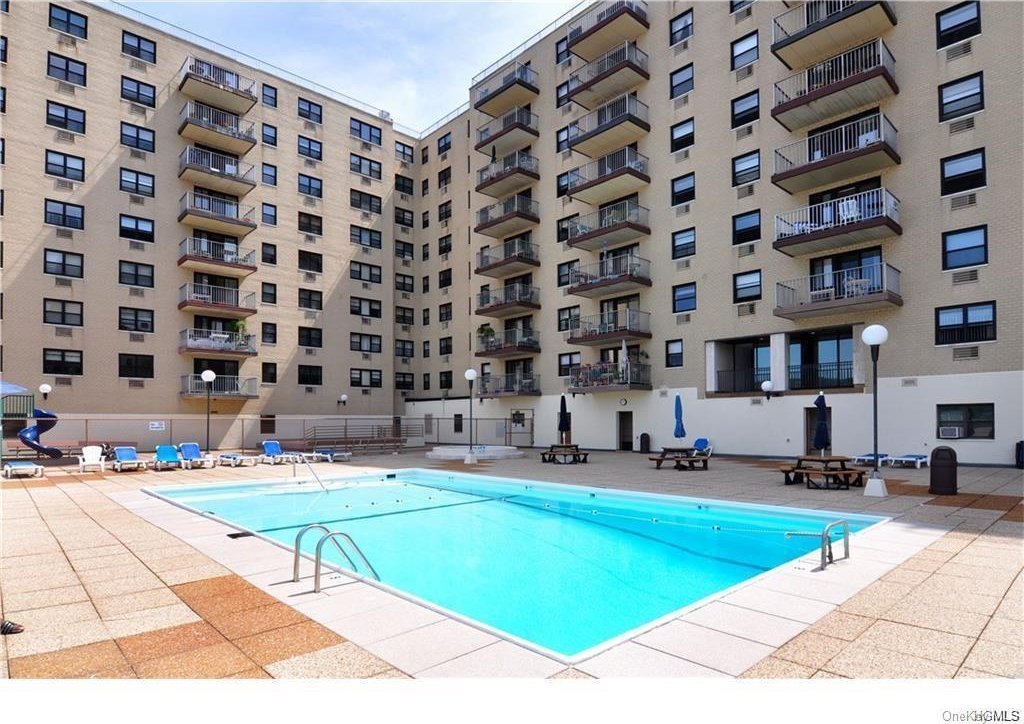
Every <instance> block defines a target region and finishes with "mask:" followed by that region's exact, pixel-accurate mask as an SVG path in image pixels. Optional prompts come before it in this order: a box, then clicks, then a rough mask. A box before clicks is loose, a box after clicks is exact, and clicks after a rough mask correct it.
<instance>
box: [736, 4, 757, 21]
mask: <svg viewBox="0 0 1024 724" xmlns="http://www.w3.org/2000/svg"><path fill="white" fill-rule="evenodd" d="M752 12H753V8H751V7H750V6H749V5H748V6H747V7H745V8H743V9H742V10H740V11H739V12H738V13H736V24H737V25H738V24H739V23H740V22H742V21H744V20H746V19H747V18H749V17H750V15H751V13H752Z"/></svg>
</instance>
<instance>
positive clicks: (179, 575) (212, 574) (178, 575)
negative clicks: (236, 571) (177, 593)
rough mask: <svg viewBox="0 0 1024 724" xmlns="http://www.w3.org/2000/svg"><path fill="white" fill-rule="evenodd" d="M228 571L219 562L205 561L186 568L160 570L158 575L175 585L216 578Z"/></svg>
mask: <svg viewBox="0 0 1024 724" xmlns="http://www.w3.org/2000/svg"><path fill="white" fill-rule="evenodd" d="M226 573H230V571H229V570H228V569H227V568H225V567H224V566H222V565H220V564H219V563H213V562H206V563H200V564H197V565H194V566H188V567H186V568H175V569H173V570H169V571H162V572H160V573H159V574H158V575H159V576H160V580H162V581H163V582H164V583H165V584H167V585H168V586H177V585H180V584H183V583H194V582H196V581H204V580H209V579H211V578H218V577H220V576H223V575H224V574H226Z"/></svg>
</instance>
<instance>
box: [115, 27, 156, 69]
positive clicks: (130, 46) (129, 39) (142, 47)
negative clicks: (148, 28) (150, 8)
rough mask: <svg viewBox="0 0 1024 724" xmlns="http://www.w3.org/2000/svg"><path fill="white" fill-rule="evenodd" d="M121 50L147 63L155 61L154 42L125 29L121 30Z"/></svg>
mask: <svg viewBox="0 0 1024 724" xmlns="http://www.w3.org/2000/svg"><path fill="white" fill-rule="evenodd" d="M121 52H122V53H124V54H125V55H130V56H132V57H133V58H138V59H139V60H144V61H146V62H147V63H155V62H156V43H155V42H153V41H152V40H150V39H149V38H143V37H142V36H141V35H136V34H135V33H129V32H128V31H127V30H123V31H121Z"/></svg>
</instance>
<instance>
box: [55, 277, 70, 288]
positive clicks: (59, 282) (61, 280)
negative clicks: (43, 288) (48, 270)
mask: <svg viewBox="0 0 1024 724" xmlns="http://www.w3.org/2000/svg"><path fill="white" fill-rule="evenodd" d="M53 285H54V286H55V287H70V286H71V280H70V279H67V278H65V277H54V279H53Z"/></svg>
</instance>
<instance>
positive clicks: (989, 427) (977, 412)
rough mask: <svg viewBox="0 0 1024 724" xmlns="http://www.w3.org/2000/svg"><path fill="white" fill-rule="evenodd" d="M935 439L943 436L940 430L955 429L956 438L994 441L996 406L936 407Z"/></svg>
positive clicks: (988, 404)
mask: <svg viewBox="0 0 1024 724" xmlns="http://www.w3.org/2000/svg"><path fill="white" fill-rule="evenodd" d="M935 417H936V427H937V428H938V429H937V430H936V431H935V435H936V437H939V438H944V437H948V434H947V435H943V434H942V433H943V432H944V431H943V430H942V428H944V427H955V428H956V429H957V437H959V438H966V439H968V440H972V439H973V440H994V439H995V436H996V406H995V405H994V404H992V403H991V402H989V403H983V404H974V405H936V406H935Z"/></svg>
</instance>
